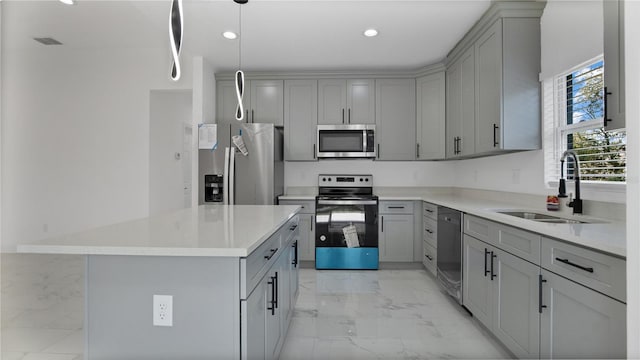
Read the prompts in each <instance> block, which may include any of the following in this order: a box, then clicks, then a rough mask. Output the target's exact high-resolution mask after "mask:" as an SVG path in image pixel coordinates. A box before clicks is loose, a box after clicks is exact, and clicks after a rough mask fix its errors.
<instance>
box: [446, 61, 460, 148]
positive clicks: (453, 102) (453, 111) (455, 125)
mask: <svg viewBox="0 0 640 360" xmlns="http://www.w3.org/2000/svg"><path fill="white" fill-rule="evenodd" d="M461 64H462V62H461V61H460V60H459V61H456V62H455V63H454V64H453V65H451V66H450V67H449V68H448V69H447V76H446V78H447V89H446V91H447V98H446V101H447V114H446V119H447V121H446V128H447V129H446V141H445V144H446V154H445V155H446V157H447V158H454V157H457V156H458V137H459V136H461V135H462V113H461V110H462V108H461V106H462V103H461V100H462V78H461V76H462V66H461Z"/></svg>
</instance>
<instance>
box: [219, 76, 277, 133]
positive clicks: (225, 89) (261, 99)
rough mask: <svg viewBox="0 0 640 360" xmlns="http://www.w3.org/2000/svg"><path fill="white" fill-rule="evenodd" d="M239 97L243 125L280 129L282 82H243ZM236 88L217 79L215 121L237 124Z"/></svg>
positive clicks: (231, 83)
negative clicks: (267, 125)
mask: <svg viewBox="0 0 640 360" xmlns="http://www.w3.org/2000/svg"><path fill="white" fill-rule="evenodd" d="M245 88H246V89H245V91H244V94H243V96H242V104H243V107H244V115H245V118H244V122H246V123H252V122H253V123H269V124H274V125H276V126H283V121H284V120H283V119H284V114H283V112H284V107H283V104H284V89H283V88H284V82H283V81H282V80H246V81H245ZM237 106H238V99H237V97H236V86H235V83H234V82H233V80H219V81H218V82H217V87H216V121H217V123H218V124H230V123H233V122H236V108H237Z"/></svg>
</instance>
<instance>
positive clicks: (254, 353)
mask: <svg viewBox="0 0 640 360" xmlns="http://www.w3.org/2000/svg"><path fill="white" fill-rule="evenodd" d="M267 279H268V277H267V276H265V277H264V278H263V279H262V281H260V283H259V284H258V286H256V288H255V289H254V290H253V292H252V293H251V295H249V297H248V298H247V300H246V301H242V309H241V311H242V314H243V315H242V319H243V326H242V332H243V334H242V341H241V343H242V358H243V359H264V357H265V320H266V316H271V314H270V313H269V314H267V300H266V298H267V286H268V285H267Z"/></svg>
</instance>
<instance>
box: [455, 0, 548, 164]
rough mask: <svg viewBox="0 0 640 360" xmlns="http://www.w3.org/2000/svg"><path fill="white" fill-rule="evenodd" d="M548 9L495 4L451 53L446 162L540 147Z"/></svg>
mask: <svg viewBox="0 0 640 360" xmlns="http://www.w3.org/2000/svg"><path fill="white" fill-rule="evenodd" d="M543 7H544V4H543V3H534V2H530V3H527V4H524V3H520V4H517V3H515V2H511V3H508V2H495V3H494V4H493V5H492V7H491V8H490V9H489V10H488V11H487V13H485V15H484V16H483V17H482V18H481V19H480V20H479V21H478V23H476V25H474V27H473V28H472V29H471V30H470V31H469V33H468V34H467V35H466V36H465V37H464V38H463V39H462V40H461V41H460V42H459V43H458V44H457V45H456V47H455V48H454V49H453V50H452V51H451V52H450V54H449V57H448V58H447V145H446V147H447V151H446V155H447V158H456V157H469V156H482V155H492V154H499V153H503V152H508V151H517V150H532V149H539V148H540V144H541V131H540V128H541V126H540V124H541V116H540V82H539V79H538V76H539V73H540V15H541V14H542V9H543ZM470 64H473V69H470V68H469V67H468V66H469V65H470ZM472 77H473V79H471V78H472ZM471 130H472V133H473V135H472V136H471V138H469V134H470V131H471Z"/></svg>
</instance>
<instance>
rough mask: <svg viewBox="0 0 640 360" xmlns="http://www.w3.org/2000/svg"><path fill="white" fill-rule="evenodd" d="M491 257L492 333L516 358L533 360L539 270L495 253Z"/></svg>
mask: <svg viewBox="0 0 640 360" xmlns="http://www.w3.org/2000/svg"><path fill="white" fill-rule="evenodd" d="M492 251H493V252H494V253H493V255H494V264H493V265H494V270H493V271H494V275H496V277H494V279H493V288H494V291H493V295H494V301H493V306H494V315H493V333H494V334H495V336H496V337H497V338H498V339H500V341H502V343H503V344H505V345H506V346H507V348H509V350H511V352H512V353H514V354H515V355H516V356H517V357H519V358H537V357H538V356H539V344H540V322H539V313H538V307H537V305H538V299H539V296H538V295H539V287H538V284H539V275H540V267H539V266H538V265H534V264H532V263H530V262H528V261H525V260H523V259H520V258H519V257H516V256H513V255H511V254H509V253H507V252H504V251H502V250H499V249H493V250H492Z"/></svg>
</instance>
